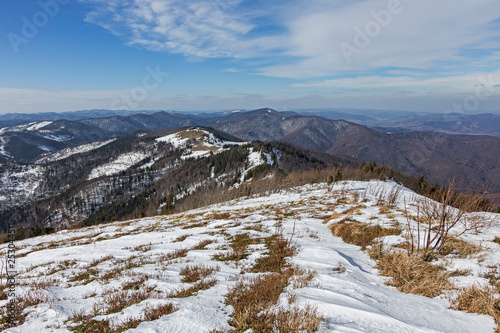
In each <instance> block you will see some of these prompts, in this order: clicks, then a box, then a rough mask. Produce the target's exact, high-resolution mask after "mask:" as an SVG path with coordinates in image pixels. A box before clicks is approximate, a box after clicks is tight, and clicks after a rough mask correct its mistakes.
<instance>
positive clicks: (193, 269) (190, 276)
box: [179, 265, 220, 283]
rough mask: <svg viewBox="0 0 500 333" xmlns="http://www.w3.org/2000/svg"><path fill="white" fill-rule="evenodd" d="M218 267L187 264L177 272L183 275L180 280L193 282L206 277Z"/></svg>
mask: <svg viewBox="0 0 500 333" xmlns="http://www.w3.org/2000/svg"><path fill="white" fill-rule="evenodd" d="M219 269H220V268H219V267H209V266H205V265H192V266H190V265H188V266H186V267H184V268H182V269H181V271H180V273H179V274H180V275H182V276H183V278H182V280H181V282H185V283H193V282H197V281H199V280H201V279H204V278H206V277H207V276H209V275H210V274H212V273H213V272H214V271H217V270H219Z"/></svg>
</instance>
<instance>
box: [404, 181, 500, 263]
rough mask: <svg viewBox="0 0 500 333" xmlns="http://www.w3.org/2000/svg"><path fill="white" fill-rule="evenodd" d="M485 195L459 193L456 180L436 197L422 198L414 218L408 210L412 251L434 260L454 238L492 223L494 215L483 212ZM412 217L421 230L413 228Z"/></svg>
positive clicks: (425, 258)
mask: <svg viewBox="0 0 500 333" xmlns="http://www.w3.org/2000/svg"><path fill="white" fill-rule="evenodd" d="M483 198H484V194H483V195H481V194H480V195H475V194H468V193H464V192H461V193H458V194H457V193H456V192H455V191H454V183H453V182H452V183H451V184H450V185H449V186H448V187H447V188H445V189H443V190H441V191H439V192H438V193H437V194H436V195H435V196H434V199H430V198H422V199H420V200H418V203H417V216H416V217H411V216H410V214H408V211H407V210H406V216H407V219H408V233H409V235H410V238H411V247H410V253H414V252H416V253H419V254H420V255H421V256H422V257H423V258H424V260H432V259H433V257H434V255H435V254H438V253H440V252H441V251H442V250H443V248H444V247H445V245H446V243H447V242H448V241H449V240H450V239H451V238H452V237H455V236H460V235H462V234H464V233H465V232H467V231H471V230H472V231H474V232H476V233H477V232H480V231H482V230H484V229H485V228H488V227H489V226H491V224H492V223H493V222H494V217H493V216H490V215H488V213H487V212H484V211H481V209H482V208H483V207H482V202H483ZM411 219H414V220H415V222H416V223H417V230H413V228H412V227H411V223H410V222H411ZM415 233H416V239H415ZM415 242H416V243H417V246H416V249H415Z"/></svg>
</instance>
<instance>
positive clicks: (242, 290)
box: [226, 269, 322, 332]
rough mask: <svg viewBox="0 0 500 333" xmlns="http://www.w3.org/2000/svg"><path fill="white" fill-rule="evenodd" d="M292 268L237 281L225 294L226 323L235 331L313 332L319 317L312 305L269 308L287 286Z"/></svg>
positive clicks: (317, 324)
mask: <svg viewBox="0 0 500 333" xmlns="http://www.w3.org/2000/svg"><path fill="white" fill-rule="evenodd" d="M293 274H294V270H293V269H287V270H285V271H282V272H280V273H271V274H267V275H261V276H256V277H252V278H249V279H247V280H243V281H239V282H238V283H237V284H236V285H235V286H234V287H233V288H232V289H231V290H230V292H229V293H228V294H227V295H226V304H228V305H231V306H233V308H234V312H233V314H232V319H231V321H230V322H229V323H230V325H231V326H233V327H234V328H235V329H236V331H237V332H243V331H246V330H248V329H250V328H251V329H252V331H253V332H315V331H316V330H317V329H318V328H319V325H320V323H321V321H322V317H321V316H319V315H318V314H317V312H316V309H315V308H313V307H309V306H307V307H306V308H304V309H299V308H297V307H292V308H289V309H285V308H279V309H276V310H272V307H273V306H274V305H275V304H276V303H277V301H278V299H279V297H280V295H281V293H282V292H283V291H284V289H285V287H286V286H287V284H288V282H289V279H290V277H291V276H292V275H293Z"/></svg>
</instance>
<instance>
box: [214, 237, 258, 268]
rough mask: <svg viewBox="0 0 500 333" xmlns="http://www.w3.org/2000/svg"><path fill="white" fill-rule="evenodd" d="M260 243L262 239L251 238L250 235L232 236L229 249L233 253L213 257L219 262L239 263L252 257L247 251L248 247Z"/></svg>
mask: <svg viewBox="0 0 500 333" xmlns="http://www.w3.org/2000/svg"><path fill="white" fill-rule="evenodd" d="M259 242H260V239H258V238H251V237H250V235H249V234H248V233H244V234H237V235H234V236H230V240H229V247H231V251H230V252H228V253H219V254H216V255H214V256H213V259H214V260H217V261H239V260H242V259H245V258H247V257H248V256H249V255H250V253H248V251H247V250H248V246H249V245H251V244H258V243H259Z"/></svg>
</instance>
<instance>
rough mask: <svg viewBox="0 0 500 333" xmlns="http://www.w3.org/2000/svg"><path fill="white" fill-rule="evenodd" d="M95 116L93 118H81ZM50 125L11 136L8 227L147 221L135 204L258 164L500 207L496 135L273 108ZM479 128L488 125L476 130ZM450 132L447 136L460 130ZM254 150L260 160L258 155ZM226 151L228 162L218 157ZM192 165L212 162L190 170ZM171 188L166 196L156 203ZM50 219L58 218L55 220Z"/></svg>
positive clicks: (5, 166)
mask: <svg viewBox="0 0 500 333" xmlns="http://www.w3.org/2000/svg"><path fill="white" fill-rule="evenodd" d="M95 112H97V111H95ZM89 114H94V113H93V111H92V112H90V113H85V112H83V113H79V114H77V115H73V117H74V118H78V117H84V116H85V115H89ZM10 117H12V119H11V120H16V119H14V118H15V117H14V116H13V115H10ZM51 117H54V119H53V120H50V119H41V120H36V121H33V119H30V120H29V121H27V122H26V121H25V122H23V123H22V124H17V125H13V126H5V127H3V128H1V129H0V203H1V205H2V207H3V208H4V209H6V208H8V207H16V206H19V207H20V208H19V209H20V210H17V211H16V210H14V211H13V210H9V211H4V213H3V215H2V216H3V217H2V218H1V219H0V220H2V221H4V222H5V219H7V220H11V219H14V220H15V221H17V222H19V221H22V220H23V219H24V220H29V219H31V220H32V222H33V223H35V222H36V221H45V222H44V223H49V224H50V222H51V221H52V222H54V221H57V223H62V222H64V221H65V222H66V223H73V222H74V221H82V220H85V219H87V218H89V216H91V215H92V214H96V213H97V212H101V213H102V211H101V210H102V209H104V208H103V207H108V206H109V205H115V206H112V207H114V208H109V209H112V212H113V213H112V214H111V213H109V214H108V215H107V216H116V215H113V214H117V213H116V212H119V211H122V212H123V214H122V215H119V216H134V215H133V214H136V213H137V212H129V211H128V210H127V209H128V208H126V206H127V205H128V202H127V200H132V199H133V198H134V197H136V196H137V195H140V196H146V197H155V199H154V200H152V201H151V202H153V201H154V204H151V206H149V204H148V205H147V207H144V209H146V210H147V209H150V210H151V212H154V211H155V209H157V208H158V207H157V205H159V204H160V203H161V201H162V200H164V196H165V195H166V193H169V192H172V193H174V192H175V193H177V195H184V194H185V193H188V192H189V191H190V190H189V189H190V188H191V189H192V188H196V186H201V185H200V184H203V186H213V185H214V184H218V183H221V182H223V183H225V184H228V183H231V182H235V179H236V178H237V177H241V174H243V173H244V172H245V170H249V166H250V165H251V164H252V163H253V162H252V161H255V160H256V159H258V160H259V161H266V160H267V161H268V163H267V162H266V163H267V165H273V167H275V168H276V167H279V169H280V170H282V171H284V172H289V171H291V170H293V169H294V168H295V169H310V168H316V167H318V166H321V167H325V166H328V165H339V164H340V163H343V164H345V165H350V166H357V165H358V164H359V163H361V162H369V161H371V162H376V163H377V164H379V165H386V166H390V167H392V168H393V169H401V170H402V171H403V172H406V173H408V174H411V175H413V176H415V177H419V176H420V175H424V176H425V178H426V179H427V180H428V181H430V182H432V183H438V184H441V185H444V184H447V183H449V182H451V181H452V180H453V179H455V183H456V186H457V187H458V188H459V189H472V190H481V189H484V188H487V189H488V190H489V191H490V192H491V196H490V197H491V198H492V199H495V198H497V199H498V198H499V197H500V138H499V137H495V136H492V135H490V136H486V135H479V133H470V134H474V135H463V134H461V135H449V134H441V133H435V132H432V131H425V132H421V131H407V130H405V131H400V132H398V131H395V130H394V131H392V132H390V131H387V130H384V131H381V130H377V129H374V128H370V127H367V126H364V125H360V124H356V123H353V122H350V121H347V120H334V119H327V118H323V117H319V116H316V115H303V114H299V113H298V112H278V111H275V110H272V109H268V108H265V109H259V110H253V111H241V110H233V111H228V112H222V113H218V114H201V115H195V114H184V113H172V112H154V113H148V112H145V113H140V114H132V115H128V116H118V115H112V116H109V117H98V118H82V119H73V120H68V119H55V118H56V116H55V115H54V114H52V115H51ZM360 117H361V116H360ZM384 117H393V118H394V117H395V115H385V116H384ZM429 117H430V116H428V117H427V118H425V117H424V118H425V119H430V118H429ZM454 117H455V118H453V117H451V116H450V118H449V119H452V120H453V119H455V121H457V122H458V121H460V122H461V123H462V124H464V125H463V126H462V127H461V131H466V129H467V130H468V131H472V130H473V129H475V131H476V132H479V131H483V132H484V131H486V132H489V133H494V131H495V130H496V129H497V128H495V127H494V126H493V125H491V124H494V122H495V121H496V120H497V118H498V117H497V116H494V115H478V116H474V117H472V118H467V119H468V121H467V122H466V121H464V119H463V118H461V117H460V116H454ZM368 118H370V119H372V118H373V119H375V118H374V117H373V116H372V115H367V116H366V119H365V121H372V122H373V121H374V120H370V119H368ZM379 118H381V116H380V115H379ZM417 118H418V119H419V120H418V121H417V120H415V119H417ZM417 118H415V117H414V116H413V115H411V116H408V117H407V119H413V122H411V121H408V122H405V121H403V120H400V122H402V123H404V124H406V125H405V126H406V127H407V128H411V127H412V126H413V127H415V126H424V125H423V124H424V118H422V117H417ZM438 120H439V119H435V124H436V125H435V126H434V127H433V128H434V129H437V128H445V127H446V126H445V124H446V122H439V121H438ZM479 120H482V121H479ZM392 121H396V120H392ZM474 122H476V123H477V124H478V125H477V126H475V125H474V126H473V125H471V124H472V123H474ZM465 124H467V125H465ZM488 124H489V125H488ZM438 125H439V126H438ZM440 126H441V127H440ZM447 126H448V127H449V128H448V132H453V131H454V130H457V128H455V127H454V126H452V125H451V124H448V125H447ZM193 127H195V128H198V130H190V131H195V132H196V131H198V132H199V133H201V132H202V133H204V134H203V135H200V136H196V135H195V136H194V137H190V135H192V133H191V134H186V132H183V131H186V130H187V129H189V128H193ZM200 131H201V132H200ZM443 131H444V130H443ZM175 133H184V134H181V136H182V135H187V137H186V142H185V144H183V145H181V146H179V145H176V143H175V142H173V141H169V140H170V139H168V140H166V141H161V140H160V141H158V138H161V137H164V136H168V135H172V134H175ZM197 140H198V141H197ZM200 140H201V141H200ZM243 141H244V142H247V143H246V144H245V145H246V146H244V148H242V147H243V146H242V144H240V143H238V142H243ZM254 141H258V142H269V144H265V145H263V144H262V143H252V142H254ZM199 142H203V143H199ZM224 142H232V145H233V146H232V148H231V147H230V145H229V146H228V149H227V151H226V150H224V149H225V148H224V149H223V148H222V147H223V146H225V145H228V144H227V143H224ZM252 145H256V146H252ZM253 149H255V150H257V151H258V153H257V151H255V152H256V153H257V155H258V156H260V157H259V158H257V155H255V156H254V155H252V152H253V151H254V150H253ZM219 151H224V153H222V154H215V153H216V152H219ZM210 152H211V154H210ZM186 154H187V155H186ZM189 154H192V156H193V157H196V156H197V157H199V156H201V157H203V158H204V161H203V162H200V161H199V160H197V159H196V158H195V159H190V158H189V156H191V155H189ZM214 154H215V155H214ZM224 154H227V156H226V155H224ZM278 155H279V156H278ZM183 156H184V157H183ZM252 156H253V157H252ZM266 156H267V157H266ZM272 156H274V157H272ZM278 157H279V158H278ZM228 159H229V160H231V163H233V164H232V166H231V168H230V171H228V170H229V169H227V170H226V167H225V168H224V170H222V169H221V170H218V172H215V174H213V173H210V172H211V171H210V168H207V167H206V165H207V164H208V165H212V166H213V167H214V166H215V165H217V163H223V164H224V163H226V162H221V161H223V160H228ZM273 159H274V161H275V164H274V162H273V163H271V160H273ZM278 160H279V161H278ZM262 163H264V162H262ZM266 163H264V164H266ZM224 165H225V164H224ZM255 166H256V165H254V166H253V167H255ZM264 169H265V168H264ZM106 170H111V171H106ZM113 170H118V171H117V172H113ZM189 170H190V171H189ZM214 170H215V169H214ZM167 174H168V177H167ZM223 175H224V176H223ZM238 175H240V176H238ZM218 177H222V178H220V179H218ZM243 177H244V175H243ZM159 181H161V182H160V183H158V182H159ZM238 181H239V180H238ZM195 184H198V185H195ZM210 184H212V185H210ZM160 188H161V189H162V192H161V195H156V194H154V193H158V192H152V191H153V189H154V191H158V189H160ZM148 191H149V192H148ZM26 205H27V206H26ZM116 205H118V206H116ZM155 205H156V206H155ZM47 207H51V209H52V211H54V212H57V214H54V213H51V214H48V213H47ZM151 207H154V208H151ZM12 209H13V208H12ZM0 211H1V210H0ZM44 212H45V213H44ZM44 214H45V215H44ZM102 214H104V215H102V216H105V215H106V214H107V213H106V214H105V213H102ZM120 214H121V213H120ZM127 214H128V215H127ZM131 214H132V215H131ZM2 221H0V222H2Z"/></svg>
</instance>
